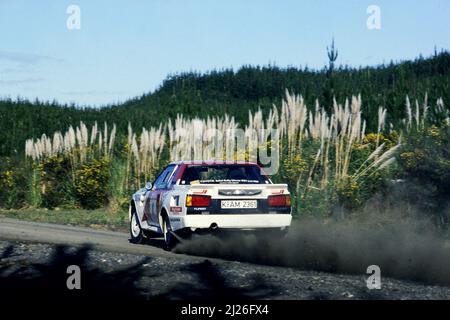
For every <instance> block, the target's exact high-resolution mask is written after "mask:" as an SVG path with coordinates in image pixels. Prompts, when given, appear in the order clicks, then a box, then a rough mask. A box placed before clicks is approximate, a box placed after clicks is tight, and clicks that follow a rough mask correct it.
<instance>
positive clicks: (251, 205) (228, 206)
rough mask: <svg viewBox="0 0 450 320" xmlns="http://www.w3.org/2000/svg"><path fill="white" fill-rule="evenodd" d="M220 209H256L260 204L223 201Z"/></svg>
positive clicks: (253, 201)
mask: <svg viewBox="0 0 450 320" xmlns="http://www.w3.org/2000/svg"><path fill="white" fill-rule="evenodd" d="M220 207H221V208H222V209H256V208H258V202H257V201H256V200H222V201H221V202H220Z"/></svg>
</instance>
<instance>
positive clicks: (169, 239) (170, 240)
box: [162, 216, 176, 251]
mask: <svg viewBox="0 0 450 320" xmlns="http://www.w3.org/2000/svg"><path fill="white" fill-rule="evenodd" d="M162 220H163V221H162V222H163V223H162V231H163V236H164V250H166V251H171V250H172V249H173V248H174V247H175V245H176V239H175V237H174V236H173V235H172V228H171V226H170V220H169V218H168V217H167V216H164V217H163V218H162Z"/></svg>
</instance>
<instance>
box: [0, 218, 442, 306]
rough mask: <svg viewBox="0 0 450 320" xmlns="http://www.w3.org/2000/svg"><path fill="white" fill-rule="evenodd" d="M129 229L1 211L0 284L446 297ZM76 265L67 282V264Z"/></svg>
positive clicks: (96, 291)
mask: <svg viewBox="0 0 450 320" xmlns="http://www.w3.org/2000/svg"><path fill="white" fill-rule="evenodd" d="M161 246H162V240H159V239H155V240H151V241H150V242H149V243H146V244H143V245H133V244H130V243H129V242H128V235H127V234H125V233H119V232H109V231H98V230H92V229H89V228H80V227H73V226H61V225H54V224H44V223H33V222H24V221H18V220H12V219H0V291H1V293H2V295H5V294H7V295H9V296H10V297H13V298H19V297H21V296H22V295H23V294H24V292H27V294H30V295H31V294H35V295H37V296H41V297H45V296H49V297H50V296H54V295H58V297H59V298H64V297H78V298H84V299H86V298H91V297H98V296H100V297H116V298H119V297H120V298H123V297H126V298H129V299H142V300H148V299H230V298H231V299H450V287H446V286H430V285H426V284H422V283H416V282H410V281H404V280H397V279H391V278H385V277H384V278H382V288H381V289H380V290H376V289H373V290H369V289H368V288H367V287H366V277H367V276H368V275H366V274H361V275H347V274H345V275H344V274H333V273H324V272H317V271H308V270H298V269H295V268H286V267H274V266H265V265H256V264H251V263H242V262H237V261H229V260H221V259H213V258H208V257H195V256H189V255H185V254H176V253H171V252H166V251H164V250H163V249H162V248H161ZM69 265H77V266H79V267H80V270H81V285H82V288H81V290H68V289H67V287H66V281H67V278H68V276H69V275H68V274H67V267H68V266H69Z"/></svg>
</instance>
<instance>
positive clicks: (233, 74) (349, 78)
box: [0, 52, 450, 156]
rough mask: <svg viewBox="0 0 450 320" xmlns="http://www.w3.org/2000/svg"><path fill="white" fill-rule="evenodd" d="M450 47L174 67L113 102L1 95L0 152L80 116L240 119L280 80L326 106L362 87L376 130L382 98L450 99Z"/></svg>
mask: <svg viewBox="0 0 450 320" xmlns="http://www.w3.org/2000/svg"><path fill="white" fill-rule="evenodd" d="M449 70H450V53H448V52H441V53H439V54H437V53H436V54H435V55H433V56H432V57H429V58H423V57H419V58H417V59H416V60H414V61H405V62H398V63H393V62H391V63H390V64H387V65H380V66H376V67H360V68H351V67H348V66H339V67H334V68H333V70H330V67H324V68H323V69H321V70H311V69H309V68H307V67H304V68H297V67H286V68H280V67H277V66H275V65H268V66H244V67H242V68H240V69H238V70H236V71H235V70H232V69H223V70H212V71H210V72H207V73H203V74H200V73H195V72H188V73H180V74H175V75H170V76H168V77H167V78H166V79H165V80H164V81H163V83H162V85H161V86H160V87H159V88H158V89H157V90H155V91H154V92H152V93H148V94H146V95H143V96H140V97H136V98H134V99H131V100H129V101H127V102H125V103H123V104H120V105H110V106H105V107H103V108H91V107H79V106H74V105H71V106H69V105H60V104H58V103H57V102H42V101H34V102H32V101H27V100H16V101H13V100H2V101H0V127H1V129H2V130H1V131H0V156H10V155H15V154H17V155H20V154H22V153H23V149H24V142H25V139H27V138H31V137H38V136H40V135H41V134H42V133H47V134H50V133H53V132H54V131H57V130H65V129H66V128H67V127H68V126H69V125H77V124H79V122H80V121H81V120H83V121H84V122H85V123H87V124H88V125H90V124H92V123H94V122H95V121H97V122H99V123H102V122H103V121H107V122H108V123H116V124H117V126H118V133H119V134H121V133H122V134H124V133H125V132H126V127H127V125H128V122H131V123H132V125H133V127H134V128H136V129H138V128H139V129H140V128H142V127H147V128H148V127H150V126H155V125H158V124H159V123H161V122H163V121H165V120H167V118H169V117H172V118H174V117H175V116H176V114H177V113H183V114H184V115H185V116H199V117H205V116H206V115H222V114H224V113H228V114H230V115H233V116H235V117H236V120H237V121H238V122H240V123H246V122H247V118H248V110H255V109H257V108H258V107H261V108H262V110H263V111H266V110H268V109H269V108H271V107H272V104H274V103H275V104H276V105H279V103H280V102H281V99H282V97H283V95H284V90H285V89H286V88H287V89H289V90H292V91H294V92H296V93H301V94H302V95H303V97H304V98H305V100H306V102H307V104H308V105H309V106H311V107H313V106H314V102H315V99H318V100H319V102H320V104H321V105H323V106H324V107H325V108H329V107H330V106H331V105H332V99H333V97H335V98H336V99H337V100H338V101H339V102H343V99H345V98H346V97H350V96H351V95H352V94H361V96H362V99H363V108H364V114H365V115H366V120H367V121H368V127H369V130H370V129H372V130H376V125H377V124H376V121H377V111H378V107H379V106H380V105H381V106H385V107H386V108H387V110H388V114H389V116H390V117H391V119H388V121H390V122H394V123H395V122H396V121H398V120H399V119H400V118H404V116H405V114H404V112H405V96H406V95H409V97H410V98H411V99H419V101H423V99H424V96H425V93H427V94H428V99H429V101H430V102H432V103H434V101H435V100H436V99H437V98H439V97H442V98H443V100H444V102H445V103H448V102H449V101H450V81H449V76H450V73H449Z"/></svg>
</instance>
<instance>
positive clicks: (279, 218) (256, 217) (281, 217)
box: [176, 214, 292, 229]
mask: <svg viewBox="0 0 450 320" xmlns="http://www.w3.org/2000/svg"><path fill="white" fill-rule="evenodd" d="M179 218H180V220H179V224H177V225H178V226H179V228H176V229H181V228H201V229H205V228H210V227H211V226H217V227H218V228H221V229H258V228H285V227H289V226H290V225H291V221H292V216H291V215H290V214H212V215H186V216H183V217H179Z"/></svg>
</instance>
